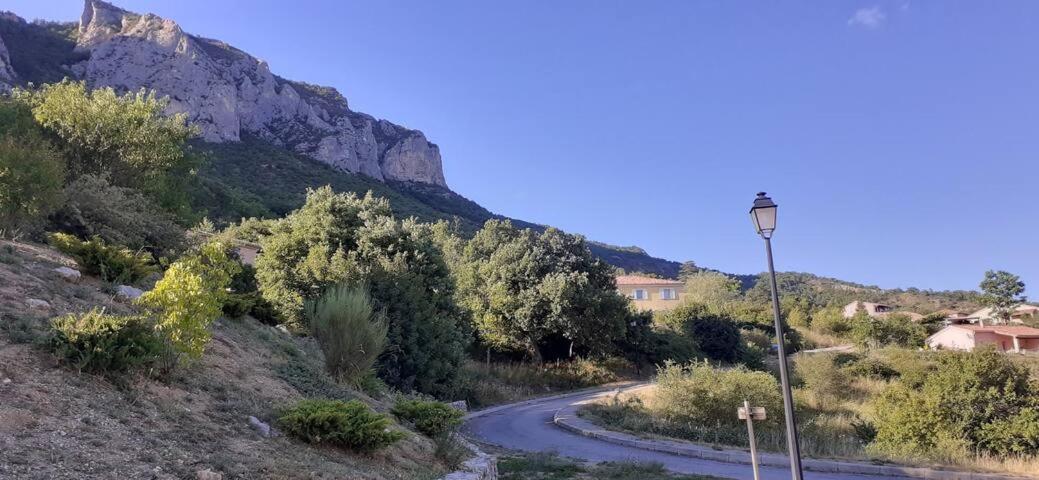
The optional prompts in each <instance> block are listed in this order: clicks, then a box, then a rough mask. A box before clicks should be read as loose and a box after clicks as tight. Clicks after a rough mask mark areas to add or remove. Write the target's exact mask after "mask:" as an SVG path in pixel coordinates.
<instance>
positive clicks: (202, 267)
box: [138, 242, 239, 359]
mask: <svg viewBox="0 0 1039 480" xmlns="http://www.w3.org/2000/svg"><path fill="white" fill-rule="evenodd" d="M238 268H239V267H238V264H237V262H235V261H234V260H232V259H231V258H230V257H229V256H228V255H227V248H226V246H224V245H223V244H221V243H216V242H214V243H209V244H206V245H203V246H202V248H201V249H200V250H199V251H198V252H197V253H193V254H190V255H188V256H186V257H185V258H182V259H180V260H178V261H176V262H174V263H173V264H172V265H170V268H169V269H167V270H166V273H165V274H164V275H163V277H162V279H161V280H159V282H158V283H156V284H155V288H153V289H152V290H150V291H148V292H145V294H144V295H142V296H141V298H140V299H138V302H139V303H140V304H141V305H143V306H145V307H146V308H148V309H150V310H152V311H153V312H154V314H155V315H156V317H157V320H156V323H155V330H156V331H157V332H158V333H159V334H160V335H162V336H163V338H165V340H166V341H167V342H168V344H169V346H170V347H171V348H172V350H173V353H175V354H177V355H184V356H186V358H189V359H197V358H200V357H201V356H202V353H203V351H204V350H205V348H206V344H208V343H209V340H210V339H211V338H212V336H213V334H212V332H210V331H209V326H210V325H211V324H212V323H213V322H214V321H215V320H216V319H217V318H218V317H219V316H220V311H221V310H220V309H221V307H222V306H223V303H224V298H225V296H226V295H227V291H226V290H227V287H228V285H230V283H231V277H232V276H234V274H235V273H236V272H237V269H238Z"/></svg>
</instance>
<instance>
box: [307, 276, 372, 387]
mask: <svg viewBox="0 0 1039 480" xmlns="http://www.w3.org/2000/svg"><path fill="white" fill-rule="evenodd" d="M305 312H306V316H307V319H308V320H309V321H310V329H311V333H312V334H313V335H314V338H316V339H317V342H318V344H319V345H320V346H321V350H322V351H323V352H324V354H325V366H326V368H327V369H328V373H329V374H331V375H332V376H333V377H335V378H336V379H338V380H341V381H346V382H351V383H356V382H357V381H358V380H360V379H361V378H362V377H363V376H364V375H365V374H366V373H368V372H369V371H370V370H371V368H372V366H373V365H375V361H376V360H377V359H378V358H379V355H380V354H381V353H382V351H383V349H384V348H386V333H387V330H388V325H387V322H386V317H385V316H384V315H383V314H382V313H377V312H376V311H375V309H374V307H373V306H372V302H371V298H369V296H368V292H367V290H366V289H364V288H361V287H351V286H347V285H337V286H334V287H332V288H330V289H328V291H326V292H325V294H324V295H322V296H321V297H320V298H318V299H317V300H313V301H310V302H307V304H306V307H305Z"/></svg>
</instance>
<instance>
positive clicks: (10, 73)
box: [0, 37, 440, 164]
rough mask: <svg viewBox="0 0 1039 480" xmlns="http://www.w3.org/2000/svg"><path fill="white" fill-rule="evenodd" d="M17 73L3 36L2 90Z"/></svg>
mask: <svg viewBox="0 0 1039 480" xmlns="http://www.w3.org/2000/svg"><path fill="white" fill-rule="evenodd" d="M15 79H16V75H15V73H14V67H12V66H11V55H10V52H8V51H7V45H6V44H5V43H4V39H3V37H0V92H3V91H7V90H10V88H11V87H12V86H13V85H14V83H15ZM437 163H438V164H439V163H440V158H439V157H438V158H437Z"/></svg>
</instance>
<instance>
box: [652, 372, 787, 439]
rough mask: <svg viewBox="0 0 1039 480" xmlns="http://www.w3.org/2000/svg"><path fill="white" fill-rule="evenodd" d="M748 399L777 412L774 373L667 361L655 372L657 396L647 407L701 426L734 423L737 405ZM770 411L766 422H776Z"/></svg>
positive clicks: (778, 400)
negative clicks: (656, 374)
mask: <svg viewBox="0 0 1039 480" xmlns="http://www.w3.org/2000/svg"><path fill="white" fill-rule="evenodd" d="M744 400H750V402H751V404H753V405H754V406H760V407H765V409H766V410H767V411H769V412H780V411H782V407H783V400H782V398H781V397H780V395H779V384H778V383H777V382H776V379H775V377H773V376H772V375H769V374H768V373H765V372H755V371H751V370H747V369H746V368H745V367H742V366H740V367H734V368H715V367H712V366H710V365H709V364H707V363H691V364H689V365H685V366H682V365H678V364H675V363H671V362H669V363H667V364H665V365H664V367H663V368H662V369H661V370H660V371H659V372H658V376H657V390H656V396H655V397H654V399H653V401H652V402H651V403H650V405H649V408H650V409H651V410H653V411H654V412H655V413H657V414H658V415H661V416H663V417H664V418H666V419H667V420H669V421H673V422H682V423H689V424H693V425H698V426H703V427H717V426H728V425H733V417H734V415H735V411H736V408H737V407H739V406H741V405H743V401H744ZM779 418H781V416H780V415H770V416H769V419H768V420H766V421H764V422H763V424H765V425H777V424H778V423H777V422H778V420H777V419H779Z"/></svg>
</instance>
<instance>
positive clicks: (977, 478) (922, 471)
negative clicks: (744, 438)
mask: <svg viewBox="0 0 1039 480" xmlns="http://www.w3.org/2000/svg"><path fill="white" fill-rule="evenodd" d="M578 408H580V404H572V405H569V406H566V407H563V408H561V409H559V410H557V411H556V413H555V415H554V416H553V419H552V421H553V422H554V423H555V424H556V426H558V427H560V428H562V429H564V430H567V431H570V432H573V433H576V434H578V435H582V436H585V437H589V438H594V439H597V440H601V441H604V442H608V443H613V444H616V445H623V446H626V447H632V448H638V449H642V450H650V451H654V452H662V453H670V454H672V455H681V456H685V457H692V458H702V459H705V460H714V461H718V462H726V463H742V464H748V465H749V464H750V453H749V452H745V451H742V450H721V449H713V448H710V447H704V446H700V445H696V444H693V443H688V442H679V441H673V440H649V439H642V438H639V437H636V436H634V435H629V434H626V433H620V432H614V431H610V430H606V429H604V428H602V427H599V426H597V425H595V424H593V423H592V422H590V421H588V420H585V419H583V418H580V417H578V416H577V410H578ZM758 460H759V462H760V464H761V465H767V466H773V467H784V468H789V465H790V463H789V461H788V460H787V457H786V456H784V455H776V454H771V453H766V454H761V455H758ZM802 466H803V467H804V469H805V470H811V471H815V472H826V473H852V474H862V475H886V476H894V477H908V478H926V479H935V480H1024V479H1029V478H1032V479H1034V478H1035V477H1019V476H1011V475H1001V474H992V473H973V472H957V471H952V470H935V469H931V468H922V467H901V466H894V465H873V464H869V463H856V462H839V461H833V460H815V459H804V460H803V461H802Z"/></svg>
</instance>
